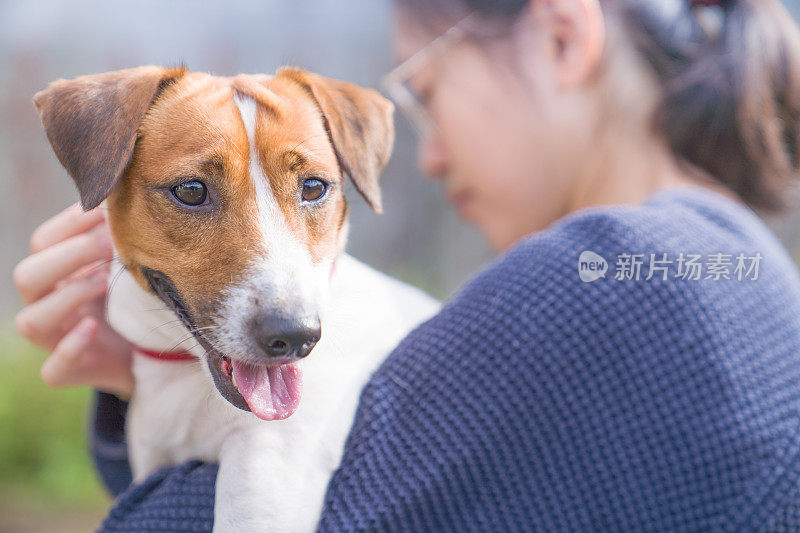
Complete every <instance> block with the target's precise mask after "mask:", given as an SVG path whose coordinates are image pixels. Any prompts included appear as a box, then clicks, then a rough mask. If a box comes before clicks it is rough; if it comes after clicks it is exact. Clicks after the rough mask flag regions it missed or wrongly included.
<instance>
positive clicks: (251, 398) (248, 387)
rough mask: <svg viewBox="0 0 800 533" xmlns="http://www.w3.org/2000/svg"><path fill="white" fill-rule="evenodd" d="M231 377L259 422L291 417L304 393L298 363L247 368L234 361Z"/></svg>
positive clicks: (248, 366)
mask: <svg viewBox="0 0 800 533" xmlns="http://www.w3.org/2000/svg"><path fill="white" fill-rule="evenodd" d="M231 363H232V364H233V377H234V378H235V379H236V386H237V387H238V388H239V392H240V393H241V395H242V396H243V397H244V400H245V401H246V402H247V406H248V407H249V408H250V410H251V411H252V412H253V414H254V415H256V416H257V417H258V418H260V419H261V420H283V419H284V418H288V417H290V416H292V413H294V411H295V409H297V406H298V405H299V404H300V395H301V394H302V392H303V371H302V370H301V369H300V367H299V366H298V365H297V364H291V365H280V366H260V365H259V366H255V365H246V364H244V363H241V362H239V361H236V360H231Z"/></svg>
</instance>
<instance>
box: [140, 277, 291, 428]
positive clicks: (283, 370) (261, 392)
mask: <svg viewBox="0 0 800 533" xmlns="http://www.w3.org/2000/svg"><path fill="white" fill-rule="evenodd" d="M142 273H143V274H144V276H145V278H146V279H147V282H148V284H149V285H150V288H151V289H152V290H153V292H155V293H156V294H157V295H158V296H159V298H161V300H162V301H163V302H164V303H165V304H167V305H168V306H169V307H170V308H171V309H172V310H173V311H174V312H175V314H176V315H178V317H179V318H180V319H181V321H182V322H183V323H184V325H185V326H186V328H187V329H188V330H189V331H191V332H192V334H193V335H194V337H195V339H197V341H198V342H199V343H200V345H201V346H202V347H203V349H204V350H205V351H206V354H207V358H206V361H207V363H208V368H209V370H210V371H211V377H212V378H213V379H214V385H215V386H216V387H217V390H218V391H219V393H220V394H221V395H222V397H223V398H225V399H226V400H228V401H229V402H230V403H231V404H233V405H234V406H236V407H238V408H239V409H243V410H245V411H251V412H252V413H253V414H254V415H256V416H257V417H258V418H260V419H262V420H268V421H271V420H283V419H285V418H288V417H290V416H291V415H292V414H293V413H294V412H295V410H296V409H297V406H298V405H300V396H301V395H302V392H303V372H302V369H301V368H300V367H299V366H298V364H297V363H286V364H280V365H256V364H248V363H243V362H241V361H238V360H235V359H230V358H229V357H227V356H225V355H223V354H222V353H220V352H219V351H218V350H217V349H216V348H214V346H212V345H211V343H210V342H208V340H207V339H206V338H205V337H204V336H203V335H202V334H200V333H199V331H198V329H197V328H196V327H195V326H194V324H193V323H192V320H191V318H190V316H189V313H188V312H187V311H186V307H185V306H184V305H183V302H182V300H181V297H180V294H179V293H178V291H177V290H176V289H175V286H174V285H173V284H172V281H171V280H170V279H169V277H167V276H166V275H165V274H163V273H162V272H159V271H157V270H152V269H148V268H143V269H142Z"/></svg>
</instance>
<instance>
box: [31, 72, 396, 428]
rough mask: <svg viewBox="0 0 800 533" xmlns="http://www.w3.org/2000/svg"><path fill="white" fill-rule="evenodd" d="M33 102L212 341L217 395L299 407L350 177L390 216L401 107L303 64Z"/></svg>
mask: <svg viewBox="0 0 800 533" xmlns="http://www.w3.org/2000/svg"><path fill="white" fill-rule="evenodd" d="M34 104H35V105H36V108H37V109H38V110H39V112H40V113H41V116H42V121H43V123H44V127H45V130H46V132H47V137H48V139H49V141H50V143H51V145H52V147H53V150H54V151H55V153H56V155H57V156H58V159H59V160H60V161H61V163H62V164H63V165H64V167H65V168H66V169H67V171H68V172H69V174H70V176H71V177H72V178H73V180H74V181H75V184H76V186H77V188H78V191H79V193H80V197H81V202H82V204H83V207H84V208H85V209H92V208H94V207H96V206H97V205H99V204H100V203H101V202H102V201H103V200H107V205H108V209H109V210H108V215H109V224H110V227H111V232H112V236H113V239H114V242H115V245H116V247H117V250H118V252H119V256H120V260H121V261H122V263H123V264H124V265H125V267H126V268H127V270H128V271H129V272H130V273H131V274H132V275H133V276H134V278H135V279H136V281H137V282H138V283H139V284H140V285H141V286H142V287H143V288H144V289H145V290H148V291H151V292H153V293H154V294H156V295H157V296H158V297H159V298H161V300H163V301H164V302H165V303H166V305H167V306H169V307H170V308H171V309H172V310H173V311H174V312H175V313H176V314H177V315H178V316H179V317H180V319H181V320H182V321H183V322H184V324H185V325H186V327H187V328H188V329H189V330H190V331H191V332H192V333H193V334H194V335H195V337H196V338H197V340H198V341H199V342H200V344H201V345H202V346H203V347H204V348H205V350H206V352H207V363H208V366H209V369H210V371H211V375H212V377H213V379H214V383H215V385H216V387H217V389H218V390H219V391H220V393H221V394H222V395H223V396H224V397H225V398H226V399H227V400H228V401H230V402H231V403H233V404H234V405H236V406H237V407H240V408H242V409H248V408H249V409H250V410H252V411H253V412H254V413H255V414H256V415H258V416H259V417H261V418H264V419H276V418H284V417H285V416H288V415H289V414H291V412H292V411H293V410H294V408H295V407H296V405H297V401H299V394H300V392H299V377H298V373H299V370H298V369H297V367H296V365H295V364H293V363H295V362H296V361H297V360H298V359H301V358H303V357H305V356H306V355H308V353H309V352H310V351H311V350H312V348H313V347H314V345H315V344H316V343H317V341H318V340H319V339H320V335H321V328H322V325H321V324H320V311H321V306H322V305H323V304H322V302H323V301H324V298H325V294H326V292H327V285H328V281H329V277H330V272H331V269H332V266H333V261H334V259H335V257H336V255H337V254H338V253H339V252H340V251H341V249H342V247H343V244H344V239H345V233H346V219H347V202H346V200H345V198H344V195H343V188H344V185H345V183H344V180H345V177H349V179H350V180H351V181H352V183H353V185H354V186H355V188H356V189H357V190H358V192H359V193H360V194H361V195H362V196H363V197H364V199H365V200H366V201H367V202H368V203H369V205H370V206H372V208H373V209H375V210H376V211H380V209H381V197H380V191H379V188H378V175H379V173H380V171H381V169H382V167H383V166H384V164H385V163H386V161H387V159H388V158H389V155H390V152H391V146H392V141H393V127H392V119H391V114H392V105H391V104H390V103H389V102H388V101H386V100H385V99H384V98H382V97H381V96H380V95H379V94H378V93H377V92H375V91H372V90H367V89H363V88H360V87H357V86H355V85H352V84H348V83H344V82H340V81H335V80H331V79H327V78H323V77H321V76H318V75H315V74H311V73H308V72H305V71H302V70H298V69H292V68H284V69H281V70H279V71H278V73H277V74H276V75H274V76H266V75H252V76H251V75H241V76H237V77H235V78H221V77H214V76H210V75H207V74H201V73H189V72H187V71H186V70H185V69H165V68H160V67H140V68H135V69H130V70H123V71H118V72H110V73H105V74H98V75H91V76H84V77H80V78H76V79H73V80H58V81H56V82H53V83H52V84H51V85H50V86H49V87H48V88H47V89H45V90H44V91H42V92H40V93H38V94H37V95H36V96H35V97H34Z"/></svg>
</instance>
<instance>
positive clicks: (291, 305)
mask: <svg viewBox="0 0 800 533" xmlns="http://www.w3.org/2000/svg"><path fill="white" fill-rule="evenodd" d="M234 102H235V103H236V106H237V108H238V109H239V113H240V114H241V116H242V121H243V123H244V127H245V130H246V131H247V138H248V141H249V145H250V150H249V172H250V179H251V180H252V183H253V187H254V190H255V204H254V205H249V206H244V205H243V206H240V207H239V208H240V209H242V210H243V216H252V215H251V214H250V213H252V212H253V211H255V219H256V227H255V228H254V229H255V230H256V231H258V233H259V240H260V241H261V244H262V246H261V247H260V248H261V249H258V250H252V251H251V264H250V268H249V269H248V270H247V273H246V274H245V276H246V277H245V279H243V280H242V281H241V282H239V283H236V284H232V285H231V286H230V287H229V288H228V290H227V291H226V292H227V294H226V299H225V304H224V306H223V309H222V310H221V313H220V318H221V320H222V321H223V322H224V327H222V328H219V329H217V330H216V331H213V332H209V337H212V338H213V340H214V341H215V342H214V344H215V346H216V348H217V349H218V350H220V351H222V352H223V353H225V354H226V355H228V356H229V357H234V358H236V359H241V360H247V359H248V357H249V355H250V354H252V353H254V352H255V351H257V350H258V347H257V346H255V345H253V340H252V339H250V338H249V335H248V331H247V327H246V324H247V323H248V322H249V320H250V319H251V318H252V317H253V316H254V315H255V314H257V313H261V312H275V313H278V312H280V313H283V314H285V315H287V316H298V315H299V316H308V315H317V314H319V315H321V314H322V309H321V307H322V304H323V300H324V299H325V297H326V292H327V291H326V289H327V282H328V272H329V271H330V264H331V263H330V261H322V262H321V263H320V264H314V262H313V260H312V258H311V254H310V253H309V251H308V249H307V248H306V247H305V246H304V245H303V243H302V242H300V240H299V239H298V238H297V236H295V235H294V234H293V233H292V232H291V230H290V229H289V226H288V224H287V223H286V219H285V217H284V214H283V212H282V211H281V209H280V206H279V205H278V202H277V201H276V199H275V196H274V194H273V192H272V187H271V186H270V182H269V177H268V176H267V175H266V173H265V172H264V170H263V168H262V167H261V164H260V158H259V155H258V147H257V145H256V135H255V133H256V124H257V122H256V121H257V118H258V107H257V104H256V102H255V100H253V99H252V98H251V97H249V96H246V95H243V94H241V93H238V92H235V93H234ZM256 302H259V303H258V304H256ZM257 306H258V307H257Z"/></svg>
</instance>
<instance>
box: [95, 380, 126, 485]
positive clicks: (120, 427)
mask: <svg viewBox="0 0 800 533" xmlns="http://www.w3.org/2000/svg"><path fill="white" fill-rule="evenodd" d="M92 409H93V412H92V416H91V418H90V426H89V431H90V434H89V446H90V450H91V454H92V459H94V464H95V468H96V469H97V472H98V474H99V475H100V479H101V480H102V481H103V483H104V484H105V486H106V488H107V489H108V490H109V492H111V494H112V495H114V496H119V495H120V494H121V493H122V492H123V491H124V490H125V489H126V488H127V487H128V485H130V484H131V480H132V475H131V467H130V464H128V447H127V444H126V442H125V414H126V412H127V409H128V404H127V403H126V402H124V401H122V400H120V399H119V398H117V397H116V396H114V395H113V394H108V393H105V392H100V391H96V392H95V394H94V402H93V405H92Z"/></svg>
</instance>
